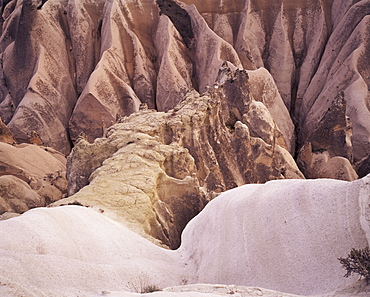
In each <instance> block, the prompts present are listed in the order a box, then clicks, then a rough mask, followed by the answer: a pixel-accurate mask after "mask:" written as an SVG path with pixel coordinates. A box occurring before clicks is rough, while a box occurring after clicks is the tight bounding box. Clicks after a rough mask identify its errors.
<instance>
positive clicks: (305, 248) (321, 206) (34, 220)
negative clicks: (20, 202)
mask: <svg viewBox="0 0 370 297" xmlns="http://www.w3.org/2000/svg"><path fill="white" fill-rule="evenodd" d="M135 137H136V136H135ZM144 141H146V142H148V141H153V140H152V139H150V138H149V137H146V138H144V137H142V138H141V140H140V141H139V140H136V142H141V143H142V142H144ZM129 146H130V145H128V147H129ZM157 146H158V144H157ZM128 147H123V148H121V150H128V149H129V148H128ZM131 149H132V148H131ZM121 156H122V155H120V154H115V158H116V161H118V159H119V158H120V157H121ZM148 157H150V158H151V159H150V160H151V161H152V162H153V161H155V159H157V158H161V156H160V154H155V153H154V151H149V152H148ZM132 158H133V159H138V158H139V157H138V155H134V154H133V156H132ZM150 160H149V159H146V160H145V162H147V163H148V167H150ZM143 161H144V160H143ZM109 162H110V163H111V162H113V160H110V161H109ZM130 164H131V165H132V164H135V163H130ZM117 165H118V164H116V166H117ZM127 166H129V164H127ZM111 168H112V167H111ZM112 169H113V168H112ZM116 169H117V167H116ZM112 174H113V170H112ZM116 174H117V172H116ZM112 176H113V175H112ZM132 178H133V179H135V176H132ZM369 179H370V176H367V177H365V178H363V179H360V180H356V181H354V182H346V181H338V180H328V179H321V180H276V181H270V182H267V183H266V184H252V185H244V186H241V187H239V188H236V189H232V190H230V191H227V192H225V193H222V194H221V195H219V196H218V197H217V198H215V199H213V200H212V201H211V202H209V203H208V204H207V206H206V207H205V209H204V210H203V211H202V212H201V213H200V214H199V215H198V216H197V217H195V218H194V219H193V220H191V221H190V223H189V224H188V225H187V227H186V228H185V230H184V233H183V240H182V244H181V247H180V249H178V250H176V251H171V250H168V249H163V248H160V247H158V246H156V245H154V244H153V243H151V242H149V241H147V240H145V239H143V238H142V237H141V236H139V235H138V234H135V233H134V232H132V231H131V230H129V229H128V228H127V226H125V225H124V224H120V223H117V222H116V221H113V220H111V219H109V218H107V217H106V216H105V212H104V213H103V214H102V213H101V212H100V211H99V210H98V209H96V211H94V210H93V208H86V207H81V206H63V207H53V208H37V209H32V210H30V211H28V212H26V213H25V214H23V215H21V216H20V217H17V218H13V219H10V220H6V221H2V222H0V238H1V241H0V261H1V263H2V264H1V265H2V269H1V270H0V284H1V285H0V292H1V293H2V295H3V296H22V295H31V296H32V295H36V296H39V295H47V296H76V295H83V296H92V295H94V296H106V295H107V296H130V297H131V296H133V295H132V293H129V291H131V292H140V290H141V289H144V287H145V286H149V285H151V286H157V287H159V288H165V287H169V286H178V285H184V284H188V285H187V286H182V287H175V288H173V287H172V288H168V289H164V290H163V291H162V292H158V293H155V296H157V295H158V296H163V297H168V296H199V297H201V296H210V295H208V294H207V295H204V294H205V293H213V294H216V295H215V296H219V295H227V296H230V295H232V294H235V295H241V296H297V295H293V294H298V295H299V296H313V295H314V296H318V297H319V296H320V297H325V296H326V297H328V296H343V297H344V296H346V297H349V296H362V297H364V296H368V294H369V290H370V289H369V284H368V283H366V281H364V280H362V281H360V282H356V281H357V278H356V276H352V277H350V278H344V277H343V275H344V274H345V269H343V267H341V265H340V263H339V261H338V258H339V257H343V256H346V255H347V254H348V252H349V251H350V249H351V248H353V247H355V248H363V247H365V246H367V245H368V244H369V242H368V240H369V234H370V233H369V221H368V217H369V191H370V189H369V187H370V183H369V182H370V181H369ZM114 184H116V185H117V183H114ZM150 186H151V185H150V181H149V185H148V187H150ZM111 187H112V186H111ZM119 189H122V190H124V188H123V187H121V188H119V186H116V190H117V191H118V190H119ZM102 190H103V188H102ZM104 190H106V191H109V190H110V189H109V187H106V188H104ZM99 194H100V193H99ZM132 197H133V196H132ZM136 197H139V195H137V196H136ZM137 200H138V203H139V202H140V201H139V199H137ZM25 230H27V232H25ZM202 283H209V284H211V285H197V284H202ZM220 283H221V284H224V285H220ZM352 283H353V284H352ZM212 284H213V285H212ZM243 286H249V287H243ZM260 286H263V287H265V288H266V289H260V288H259V287H260ZM271 290H278V291H280V292H281V291H282V292H285V293H279V292H272V291H271ZM117 291H118V292H117ZM119 291H120V292H119ZM110 292H111V293H110ZM171 292H172V293H171ZM181 292H182V293H181ZM185 292H186V293H185ZM211 296H213V295H211Z"/></svg>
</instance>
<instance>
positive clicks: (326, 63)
mask: <svg viewBox="0 0 370 297" xmlns="http://www.w3.org/2000/svg"><path fill="white" fill-rule="evenodd" d="M44 2H45V1H43V3H44ZM369 10H370V8H369V2H368V1H346V2H345V3H344V2H343V1H341V0H335V1H319V0H315V1H311V2H310V3H307V1H294V2H292V1H288V0H283V1H282V0H280V1H275V2H274V3H270V2H269V1H261V0H252V1H231V2H230V1H229V2H228V3H227V4H225V3H224V2H222V1H219V0H212V1H206V2H204V1H192V0H188V1H182V2H181V1H178V2H176V3H175V2H173V1H172V0H160V1H159V0H158V1H157V2H156V1H149V0H145V1H144V0H141V1H125V2H122V1H118V0H115V1H103V0H99V1H84V0H81V1H67V0H49V1H46V3H44V4H43V5H41V3H39V2H38V1H31V0H23V1H22V0H17V1H16V0H12V1H3V6H2V12H3V13H2V17H3V28H2V34H1V39H0V50H1V56H2V63H1V65H2V67H1V77H2V80H1V98H0V101H1V108H0V111H1V112H0V115H1V117H2V118H3V120H4V122H5V123H6V124H8V126H9V128H10V129H11V130H12V132H13V133H14V135H15V138H16V139H17V141H21V142H24V141H28V137H27V134H30V133H31V131H36V132H37V133H38V134H39V135H40V137H41V139H42V141H43V142H44V143H45V144H46V145H48V146H51V147H53V148H55V149H57V150H59V151H61V152H63V153H65V154H67V153H69V152H70V149H71V145H72V143H73V142H74V141H75V140H76V139H77V137H78V135H79V134H80V133H81V132H83V133H85V134H86V135H87V139H88V140H89V141H90V142H91V141H93V140H94V139H95V138H96V137H101V136H103V134H104V130H105V127H107V126H110V125H111V124H112V123H115V122H116V121H117V120H119V119H120V118H121V117H123V116H126V115H129V114H131V113H132V112H135V111H138V109H139V106H140V104H141V103H145V104H147V106H148V107H149V108H150V109H153V108H154V109H156V110H158V111H168V110H170V109H172V108H174V107H175V106H176V104H177V103H178V102H180V101H181V100H182V98H183V95H184V94H185V93H186V91H187V90H191V89H196V90H197V91H198V92H199V93H201V94H202V93H203V92H205V91H206V88H207V86H212V85H213V84H214V82H215V81H216V79H217V76H218V73H219V68H220V67H221V65H222V64H223V63H224V61H227V62H228V63H229V64H230V65H233V66H234V67H238V68H243V69H246V70H254V69H257V68H260V67H264V68H265V69H267V70H268V71H269V72H270V73H271V75H272V77H273V82H274V84H275V85H276V87H277V89H278V91H279V94H280V95H281V97H282V99H283V102H284V104H285V106H286V109H287V111H288V114H289V115H290V117H291V119H292V121H293V123H294V125H295V129H294V136H293V138H290V139H289V141H290V143H289V145H290V146H291V150H290V152H291V153H292V154H293V156H294V157H295V158H296V160H297V163H298V164H299V166H300V169H301V170H302V171H303V173H304V174H305V176H306V177H310V178H311V177H313V178H315V177H320V176H328V175H329V176H333V177H339V178H340V177H342V178H344V179H348V178H349V176H350V177H351V178H353V176H355V175H354V172H350V173H347V172H348V171H351V169H350V167H351V165H352V166H354V168H355V170H356V171H357V174H359V175H360V176H364V175H365V174H366V173H368V172H369V169H368V168H369V165H368V162H369V160H368V151H369V135H370V122H369V120H368V118H369V103H368V85H369V73H368V72H369V70H368V69H369V61H368V57H369V54H368V52H367V50H368V46H367V43H368V38H369V37H368V36H369V30H368V21H369V20H368V13H369ZM252 88H253V86H252ZM259 95H260V96H261V97H264V95H263V94H261V93H260V94H259ZM261 97H260V98H258V96H256V98H255V100H257V101H261V102H263V103H264V104H265V105H267V104H268V103H266V102H264V101H263V100H262V98H261ZM288 114H279V115H276V114H274V115H273V118H274V120H275V121H276V122H278V121H279V117H284V118H285V117H288ZM333 118H334V119H335V120H334V122H333V120H332V119H333ZM336 124H338V126H337V125H336ZM323 131H325V132H323ZM332 158H334V160H331V159H332ZM318 164H320V166H319V167H320V168H318ZM342 175H344V177H343V176H342Z"/></svg>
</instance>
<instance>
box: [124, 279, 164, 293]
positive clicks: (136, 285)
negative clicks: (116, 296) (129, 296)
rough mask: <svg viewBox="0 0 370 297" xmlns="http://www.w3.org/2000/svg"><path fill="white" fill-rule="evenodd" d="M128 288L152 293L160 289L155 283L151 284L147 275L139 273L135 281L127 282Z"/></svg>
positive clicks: (132, 290)
mask: <svg viewBox="0 0 370 297" xmlns="http://www.w3.org/2000/svg"><path fill="white" fill-rule="evenodd" d="M128 289H129V291H131V292H135V293H141V294H144V293H153V292H156V291H161V290H162V289H161V288H160V287H158V286H157V285H155V284H152V283H151V282H150V280H149V277H148V276H147V275H139V276H138V277H137V281H136V282H132V283H129V284H128Z"/></svg>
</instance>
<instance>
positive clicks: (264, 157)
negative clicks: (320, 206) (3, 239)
mask: <svg viewBox="0 0 370 297" xmlns="http://www.w3.org/2000/svg"><path fill="white" fill-rule="evenodd" d="M225 69H228V73H227V74H225V71H226V70H225ZM225 69H224V71H223V72H220V75H219V78H220V79H222V80H223V81H224V83H223V84H220V83H216V84H215V85H214V86H213V87H211V88H208V91H207V93H205V94H203V95H199V93H197V92H196V91H191V92H188V93H187V94H186V96H185V98H184V100H183V101H182V102H180V103H179V104H178V105H176V106H175V108H174V109H171V110H169V111H168V112H167V113H164V112H156V111H154V110H143V111H140V112H138V113H135V114H132V115H130V116H128V117H125V118H122V119H121V120H120V123H118V124H115V125H113V126H112V127H110V128H109V129H108V131H107V135H106V136H107V138H100V139H97V140H96V141H95V142H94V143H93V144H90V143H88V142H87V141H86V140H84V139H81V140H80V141H79V142H77V143H76V146H75V147H74V149H73V150H72V153H71V154H70V156H69V157H68V181H69V192H70V194H74V193H76V192H77V191H78V190H79V192H77V193H76V194H74V195H73V196H71V197H69V198H67V199H63V200H61V201H58V202H57V205H61V204H68V203H74V202H78V203H80V204H82V205H88V206H94V207H99V208H101V209H102V210H104V212H105V211H107V212H113V213H114V216H115V218H116V219H118V220H120V221H125V222H127V223H129V224H130V226H131V227H132V228H133V229H134V230H138V232H139V233H141V234H143V233H144V234H148V235H151V236H152V237H154V238H156V239H159V240H160V241H162V243H164V244H166V245H168V246H170V247H171V248H176V247H178V245H179V243H180V235H181V231H182V230H183V228H184V227H185V225H186V223H187V222H188V221H189V220H190V219H191V218H192V217H194V216H195V215H196V214H197V213H198V212H199V211H200V210H201V209H202V208H203V207H204V206H205V204H206V203H207V202H208V201H210V200H211V199H212V198H214V197H215V196H217V195H218V194H219V193H221V192H223V191H225V190H227V189H231V188H234V187H236V186H240V185H243V184H245V183H263V182H266V181H268V180H271V179H283V178H303V175H302V173H301V172H300V171H299V169H298V167H297V166H296V164H295V162H294V160H293V158H292V156H291V155H290V154H289V152H288V151H287V145H286V143H287V141H285V137H284V135H283V133H282V132H281V131H280V130H279V128H278V126H277V124H276V123H275V121H274V120H273V118H272V116H271V114H270V112H269V110H268V108H267V107H266V106H265V105H264V104H263V103H262V102H261V101H255V100H254V99H253V96H252V94H251V93H250V91H249V85H250V83H249V79H248V73H247V72H246V71H244V70H235V71H231V70H230V69H229V68H225ZM258 99H260V100H261V98H258ZM270 101H271V106H274V105H276V104H278V103H275V102H273V98H270ZM281 108H282V111H281V112H282V113H283V112H284V111H285V112H286V108H285V106H284V105H283V106H281ZM291 127H292V125H291ZM89 181H90V183H89V185H88V186H87V184H88V182H89ZM84 186H85V187H84Z"/></svg>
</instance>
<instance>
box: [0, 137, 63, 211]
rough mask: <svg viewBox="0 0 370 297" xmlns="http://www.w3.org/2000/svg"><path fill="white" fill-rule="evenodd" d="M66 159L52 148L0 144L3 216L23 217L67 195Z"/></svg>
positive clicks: (0, 208) (0, 209) (0, 204)
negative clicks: (25, 213)
mask: <svg viewBox="0 0 370 297" xmlns="http://www.w3.org/2000/svg"><path fill="white" fill-rule="evenodd" d="M65 171H66V160H65V157H64V155H62V154H61V153H59V152H57V151H55V150H54V149H52V148H47V147H39V146H36V145H30V144H20V145H10V144H6V143H3V142H0V178H1V181H0V187H1V189H2V192H1V195H0V196H1V197H2V198H1V203H0V213H4V212H16V213H23V212H25V211H27V210H28V209H30V208H34V207H40V206H46V205H48V204H50V203H52V202H55V201H57V200H59V199H62V198H64V197H65V196H66V194H67V180H66V176H65Z"/></svg>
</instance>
